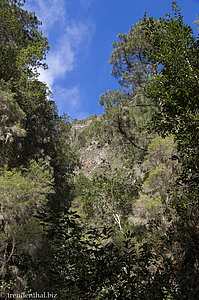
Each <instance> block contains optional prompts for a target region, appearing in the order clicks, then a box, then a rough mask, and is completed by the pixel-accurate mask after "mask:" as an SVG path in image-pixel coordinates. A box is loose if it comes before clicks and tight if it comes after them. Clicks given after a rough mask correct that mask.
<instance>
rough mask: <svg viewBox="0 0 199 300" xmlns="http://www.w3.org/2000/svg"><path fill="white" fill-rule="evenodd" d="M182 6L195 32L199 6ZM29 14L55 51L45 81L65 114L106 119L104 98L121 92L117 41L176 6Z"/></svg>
mask: <svg viewBox="0 0 199 300" xmlns="http://www.w3.org/2000/svg"><path fill="white" fill-rule="evenodd" d="M178 4H179V5H180V7H181V10H182V14H183V16H184V21H185V23H187V24H189V25H191V26H192V27H194V28H195V26H194V25H193V21H194V20H195V19H196V17H197V15H198V14H199V0H179V1H178ZM25 9H27V10H29V11H35V13H36V15H37V17H38V18H39V19H40V20H41V21H42V23H43V25H42V28H41V30H42V31H43V34H44V35H45V36H47V37H48V39H49V44H50V46H51V50H50V52H49V54H48V55H47V64H48V66H49V68H48V70H45V71H43V70H41V75H40V80H42V81H44V82H46V83H47V84H48V85H49V87H50V89H51V90H52V92H53V94H54V100H55V103H56V105H57V106H58V111H59V113H60V114H63V113H66V114H68V115H70V116H71V117H72V118H77V119H83V118H86V117H87V116H89V115H92V114H95V113H96V114H101V113H103V108H102V107H100V106H99V104H98V102H99V96H100V94H102V93H103V92H105V91H106V90H108V89H112V90H114V89H118V88H119V85H118V84H117V80H116V79H115V78H113V77H112V76H111V75H110V71H111V66H110V65H109V64H108V61H109V58H110V54H111V52H112V43H113V42H114V41H116V40H117V35H118V34H119V33H120V32H129V29H130V27H131V26H132V25H133V24H135V23H136V22H138V21H139V19H140V18H142V17H143V15H144V12H145V11H146V12H147V15H148V16H153V17H154V18H158V17H164V16H165V14H166V13H167V12H168V13H170V12H171V1H169V0H161V1H160V0H150V1H148V0H26V4H25ZM195 34H197V32H196V29H195Z"/></svg>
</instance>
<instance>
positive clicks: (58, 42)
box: [25, 0, 95, 111]
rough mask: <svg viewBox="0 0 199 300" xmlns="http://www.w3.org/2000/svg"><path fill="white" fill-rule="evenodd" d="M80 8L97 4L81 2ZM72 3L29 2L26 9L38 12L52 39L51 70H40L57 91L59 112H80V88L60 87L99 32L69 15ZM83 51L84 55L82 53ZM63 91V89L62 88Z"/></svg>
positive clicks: (87, 0) (56, 0) (57, 0)
mask: <svg viewBox="0 0 199 300" xmlns="http://www.w3.org/2000/svg"><path fill="white" fill-rule="evenodd" d="M77 1H79V3H80V5H84V6H85V7H88V6H89V5H90V4H91V2H92V1H93V0H77ZM69 3H70V0H34V1H32V0H27V2H26V6H25V8H26V9H28V10H29V11H35V12H36V15H37V16H38V18H39V19H41V21H42V24H43V25H42V30H43V31H44V34H45V35H46V36H47V37H49V39H50V43H51V38H52V39H53V43H51V50H50V52H49V53H48V54H47V59H46V63H47V65H48V69H47V70H43V69H41V70H39V73H40V76H39V80H41V81H43V82H45V83H47V85H48V86H49V87H50V89H51V90H52V91H53V94H54V98H55V101H56V103H57V105H58V108H59V110H61V111H63V107H64V108H65V107H67V108H68V109H69V110H70V111H71V110H74V109H80V107H81V103H80V102H81V101H80V96H79V95H80V92H79V87H78V86H77V85H75V86H74V87H72V88H70V89H68V88H63V87H62V86H60V84H59V80H62V82H63V80H64V79H65V78H66V77H67V74H68V73H69V72H71V71H73V70H74V69H75V67H76V66H77V65H78V61H79V59H80V57H79V55H81V57H82V58H83V57H85V56H86V55H87V54H86V53H87V51H88V44H89V41H90V39H91V37H92V34H93V32H94V30H95V26H94V24H93V23H91V22H89V20H87V19H83V20H80V19H78V20H77V19H74V18H71V16H70V15H68V13H67V9H68V6H67V5H68V4H69ZM80 50H81V52H80ZM58 87H59V88H58Z"/></svg>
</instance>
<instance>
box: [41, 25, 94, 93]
mask: <svg viewBox="0 0 199 300" xmlns="http://www.w3.org/2000/svg"><path fill="white" fill-rule="evenodd" d="M92 31H93V28H92V25H90V24H84V23H76V22H72V24H71V25H68V26H66V28H65V31H64V33H63V35H62V36H61V37H60V39H59V41H58V42H57V44H56V47H55V48H54V49H52V50H51V51H50V53H49V54H48V56H47V60H46V62H47V65H48V67H49V68H48V69H47V70H40V74H41V75H40V77H39V79H40V80H41V81H44V82H46V83H47V84H48V85H49V87H50V88H51V89H53V84H54V83H55V81H56V80H57V79H60V78H63V77H64V76H65V75H66V73H67V72H69V71H72V70H73V69H74V68H75V65H76V63H77V55H78V53H79V49H80V46H82V44H83V43H85V41H89V36H90V33H91V32H92ZM86 47H87V46H86V45H85V48H84V50H85V49H86ZM81 49H82V47H81ZM81 55H82V53H81Z"/></svg>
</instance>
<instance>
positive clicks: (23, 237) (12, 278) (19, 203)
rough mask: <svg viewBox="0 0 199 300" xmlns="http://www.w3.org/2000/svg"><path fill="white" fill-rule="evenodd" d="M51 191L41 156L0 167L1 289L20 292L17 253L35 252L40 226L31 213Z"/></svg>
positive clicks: (21, 273) (41, 206)
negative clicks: (25, 164)
mask: <svg viewBox="0 0 199 300" xmlns="http://www.w3.org/2000/svg"><path fill="white" fill-rule="evenodd" d="M51 193H54V190H53V178H52V175H51V174H50V170H49V167H48V165H47V164H46V163H45V162H44V161H42V160H39V162H38V163H37V162H36V161H33V160H32V161H30V164H29V168H28V169H25V168H21V169H19V170H17V169H12V170H9V169H8V168H7V167H4V168H1V170H0V199H1V205H0V210H1V213H0V220H1V228H0V236H1V246H0V258H1V268H0V278H1V281H0V283H1V291H2V292H8V291H18V292H21V290H22V289H24V287H25V285H26V280H25V276H24V270H23V266H22V259H21V257H23V255H27V257H28V255H30V256H33V255H35V252H36V249H37V248H38V247H39V245H40V244H41V235H42V228H41V226H40V224H39V222H37V220H36V219H35V216H36V215H37V214H38V212H39V211H40V212H41V211H42V210H44V208H45V206H46V203H47V201H48V200H47V196H48V195H49V194H51ZM34 234H35V235H34ZM27 263H28V261H27Z"/></svg>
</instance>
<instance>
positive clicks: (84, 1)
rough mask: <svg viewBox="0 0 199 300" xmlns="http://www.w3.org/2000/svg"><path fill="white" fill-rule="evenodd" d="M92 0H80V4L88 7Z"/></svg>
mask: <svg viewBox="0 0 199 300" xmlns="http://www.w3.org/2000/svg"><path fill="white" fill-rule="evenodd" d="M93 2H94V0H80V4H81V5H82V6H83V7H84V8H85V9H88V8H89V7H90V6H91V4H93Z"/></svg>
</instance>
